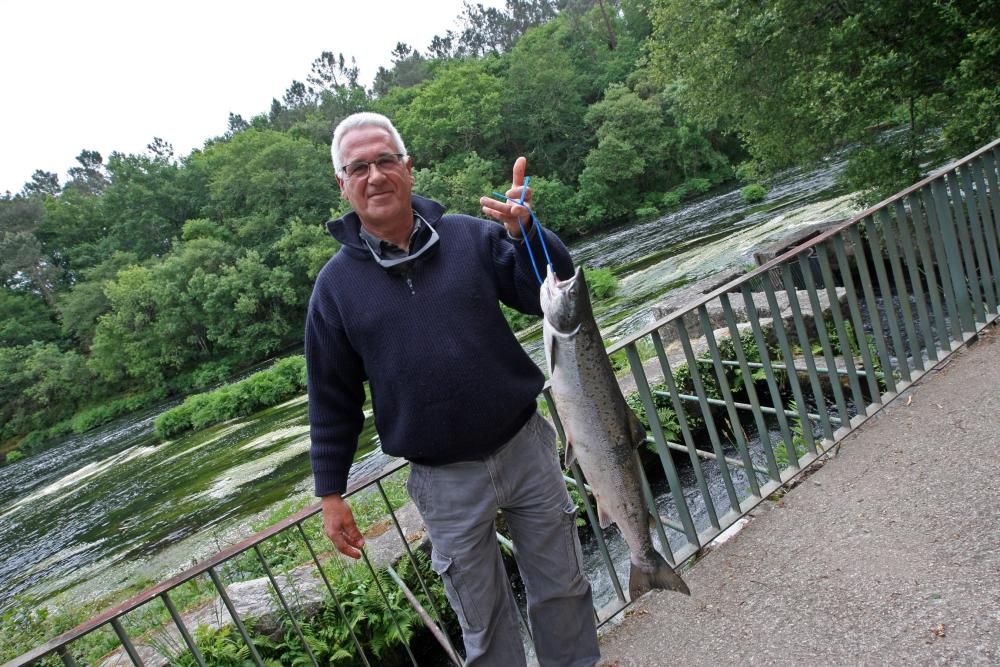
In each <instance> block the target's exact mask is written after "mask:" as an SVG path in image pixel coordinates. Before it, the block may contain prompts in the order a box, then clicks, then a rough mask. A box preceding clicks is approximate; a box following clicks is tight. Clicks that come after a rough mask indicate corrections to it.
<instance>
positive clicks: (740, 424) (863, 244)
mask: <svg viewBox="0 0 1000 667" xmlns="http://www.w3.org/2000/svg"><path fill="white" fill-rule="evenodd" d="M998 147H1000V141H996V142H993V143H991V144H990V145H988V146H985V147H983V148H982V149H980V150H978V151H976V152H975V153H973V154H971V155H969V156H968V157H966V158H964V159H962V160H960V161H958V162H956V163H954V164H953V165H950V166H949V167H946V168H945V169H943V170H942V171H940V172H938V173H936V174H934V175H932V176H931V177H928V178H927V179H925V180H923V181H921V182H920V183H917V184H916V185H914V186H912V187H911V188H909V189H907V190H904V191H903V192H900V193H899V194H897V195H894V196H893V197H891V198H889V199H887V200H885V201H883V202H881V203H880V204H878V205H876V206H874V207H872V208H870V209H868V210H866V211H864V212H862V213H861V214H860V215H858V216H857V217H855V218H854V219H852V220H851V221H849V222H847V223H845V224H843V225H840V226H837V227H835V228H833V229H830V230H828V231H826V232H824V233H822V234H821V235H819V236H817V237H816V238H814V239H812V240H810V241H809V242H807V243H805V244H803V245H801V246H798V247H796V248H794V249H793V250H791V251H789V252H787V253H786V254H784V255H782V256H780V257H778V258H776V259H774V260H773V261H771V262H769V263H767V264H765V265H764V266H761V267H759V268H757V269H756V270H754V271H753V272H751V273H749V274H747V275H745V276H742V277H741V278H739V279H738V280H736V281H734V282H731V283H729V284H727V285H725V286H722V287H720V288H718V289H716V290H714V291H713V292H711V293H709V294H706V295H705V296H704V297H703V298H701V299H700V300H698V301H697V302H695V303H693V304H692V305H691V306H690V307H688V308H687V309H685V310H683V311H682V312H676V313H674V314H672V315H670V316H669V317H667V318H665V319H662V320H660V321H658V322H655V323H654V324H652V325H650V326H649V327H647V328H645V329H644V330H642V331H640V332H638V333H636V334H634V335H632V336H629V337H628V338H627V339H626V340H623V341H621V342H619V343H617V344H616V345H614V346H613V347H612V348H611V349H610V350H609V354H611V355H612V356H613V358H615V357H617V358H618V359H621V357H622V356H624V358H625V359H626V360H627V368H628V369H629V371H630V373H631V381H627V383H628V384H629V386H633V385H634V392H629V393H630V401H631V403H632V404H633V405H635V406H636V407H637V408H639V411H640V412H642V413H644V415H645V418H646V420H647V421H648V426H649V429H648V435H649V437H648V438H647V441H648V447H647V448H644V450H643V452H642V459H643V461H644V468H645V470H644V478H643V486H644V490H645V495H646V500H647V503H648V505H649V507H650V509H651V510H652V514H653V515H654V517H656V519H657V520H656V522H655V524H656V525H655V535H656V537H657V538H658V540H657V542H658V547H659V549H660V550H661V552H662V553H663V554H664V556H666V557H667V558H668V560H669V561H670V562H671V564H675V565H680V564H681V563H683V562H684V561H685V560H687V559H688V558H690V557H691V556H693V555H695V554H697V553H698V552H699V551H700V550H701V549H703V548H704V547H705V546H706V545H707V544H708V543H709V542H710V541H711V540H713V539H714V538H715V537H717V536H718V535H719V534H720V533H721V532H722V531H724V530H726V529H727V528H728V527H730V526H732V525H733V524H734V523H735V522H736V521H738V520H739V519H740V518H741V517H742V516H743V515H745V514H746V513H747V512H748V511H749V510H750V509H752V508H753V507H754V506H755V505H756V504H758V503H760V502H762V501H763V500H765V499H767V498H768V497H770V496H771V495H772V494H774V493H775V492H777V491H779V489H781V488H782V487H783V485H786V484H787V483H788V482H789V481H790V480H791V479H792V478H794V477H795V476H796V475H797V474H799V473H800V472H801V471H802V470H803V469H804V468H805V467H807V466H808V465H809V464H810V463H812V462H813V461H815V460H816V459H817V458H818V457H821V456H823V455H824V454H825V453H826V452H829V451H830V450H831V448H833V447H834V446H835V445H836V444H837V443H838V442H839V441H840V440H841V439H843V438H844V437H845V436H846V435H847V434H848V433H850V432H851V431H852V430H853V429H855V428H857V426H858V425H859V424H861V423H862V422H864V421H865V420H866V419H867V418H869V417H870V416H872V415H873V414H875V413H876V412H877V411H878V410H880V409H881V408H882V407H883V406H884V405H885V404H886V403H887V402H889V401H890V400H892V399H893V398H894V397H896V396H897V395H898V394H899V393H900V392H901V391H903V390H904V389H905V388H906V387H907V386H909V385H910V383H912V382H914V381H915V380H917V379H918V378H919V377H920V376H921V375H923V374H924V373H925V372H927V370H928V369H929V368H930V367H931V366H933V365H934V364H936V363H937V362H938V361H940V360H941V359H943V358H944V357H946V356H947V355H948V354H950V353H951V352H952V351H954V350H955V349H957V347H958V346H960V345H961V344H963V343H964V342H966V341H967V340H969V339H970V338H971V337H973V336H975V335H976V333H977V332H978V331H979V330H981V329H982V328H983V327H985V326H987V325H988V324H989V323H991V322H993V321H994V320H995V319H996V317H997V313H998V305H1000V188H998V180H1000V176H998V171H997V166H998V163H1000V148H998ZM622 353H623V354H622ZM545 400H546V403H547V405H548V410H549V412H550V414H551V417H552V418H553V421H554V422H555V423H556V426H557V430H559V432H560V436H561V435H562V427H561V425H560V423H559V418H558V414H556V411H555V407H554V405H553V404H552V401H551V396H550V395H549V393H548V390H546V391H545ZM407 471H408V469H407V468H406V464H405V463H403V462H397V463H393V464H391V465H390V466H389V467H387V468H386V469H384V470H381V471H378V472H376V473H372V474H370V475H368V476H367V477H366V478H365V479H360V480H353V481H352V483H351V486H350V488H349V496H350V497H351V498H352V499H353V502H355V503H357V502H361V501H364V502H368V503H369V504H374V506H375V507H376V508H377V509H376V511H375V512H374V514H375V515H381V516H383V517H384V519H380V520H378V521H375V522H374V524H373V525H366V526H363V528H366V529H368V530H369V531H372V530H374V528H379V529H380V530H387V532H386V534H385V535H383V536H382V538H380V539H381V540H382V541H383V542H385V541H391V542H392V543H393V544H394V546H390V547H389V549H388V551H386V552H384V554H383V556H381V557H379V558H378V559H376V558H370V557H369V554H368V553H366V554H365V557H364V561H363V563H362V564H361V566H360V567H352V566H351V565H349V564H348V563H346V561H345V560H344V559H342V558H340V557H339V556H336V555H332V554H331V550H330V548H329V546H328V543H326V541H325V540H324V539H323V538H322V531H321V526H320V517H319V516H318V511H319V508H318V506H314V507H310V508H307V509H305V510H303V511H301V512H299V513H298V514H296V515H294V516H292V517H290V518H288V519H286V520H284V521H282V522H280V523H278V524H276V525H275V526H273V527H271V528H269V529H267V530H265V531H263V532H260V533H258V534H256V535H254V536H252V537H251V538H249V539H247V540H246V541H244V542H242V543H240V544H238V545H235V546H233V547H231V548H228V549H226V550H224V551H221V552H220V553H218V554H217V555H215V556H214V557H212V558H210V559H208V560H206V561H204V562H202V563H200V564H198V565H196V566H194V567H192V568H190V569H188V570H186V571H185V572H183V573H182V574H180V575H178V576H176V577H174V578H172V579H170V580H169V581H166V582H163V583H162V584H160V585H158V586H156V587H154V588H152V589H149V590H147V591H145V592H144V593H142V594H140V595H138V596H137V597H135V598H134V599H132V600H130V601H128V602H126V603H125V604H123V605H121V606H119V607H117V608H115V609H112V610H110V611H108V612H106V613H104V614H102V615H100V616H98V617H96V618H94V619H92V620H90V621H88V622H86V623H84V624H83V625H80V626H79V627H77V628H74V629H73V630H71V631H69V632H67V633H65V634H64V635H62V636H60V637H57V638H55V639H53V640H52V641H49V642H47V643H46V644H44V645H42V646H39V647H37V648H36V649H35V650H33V651H31V652H29V653H27V654H24V655H22V656H20V657H19V658H17V659H15V660H13V661H12V662H10V663H8V665H26V664H31V663H33V662H36V661H40V660H41V661H43V662H58V661H62V662H63V663H64V664H66V665H74V664H77V661H80V662H88V663H93V664H116V662H121V663H122V664H127V663H128V662H131V663H133V664H136V665H141V664H149V663H157V662H158V663H164V662H167V661H169V662H171V663H180V664H192V665H194V664H197V665H205V664H214V663H215V662H216V661H218V660H221V659H220V658H217V657H213V656H217V654H218V652H219V651H223V650H230V651H231V652H232V653H233V655H236V656H237V657H238V658H239V659H245V660H248V661H250V662H252V663H253V664H257V665H262V664H267V663H271V664H279V663H280V664H286V663H295V664H300V663H301V664H363V665H371V664H383V663H385V662H387V661H388V662H393V661H395V662H399V663H401V664H410V663H412V664H417V663H421V664H424V663H429V664H448V663H456V664H460V661H461V657H460V654H459V651H458V649H457V647H459V646H460V645H461V641H460V637H459V634H458V630H457V624H456V623H455V622H454V619H453V617H451V612H450V610H449V609H448V608H447V604H446V603H445V602H444V598H443V596H442V593H441V585H440V581H439V580H438V579H436V577H435V576H434V575H433V574H432V573H430V570H429V569H428V567H427V559H426V557H425V556H423V555H422V551H421V543H422V542H423V540H422V537H423V536H422V533H421V532H420V531H411V533H410V534H407V532H406V530H405V529H404V526H403V525H401V523H400V521H399V519H398V505H399V504H400V502H401V500H400V499H398V498H396V499H392V498H390V495H392V494H391V493H390V492H387V486H394V488H397V489H398V488H401V480H402V478H404V477H405V475H406V474H407ZM569 473H570V474H569V475H567V477H566V479H567V483H568V484H570V485H571V487H572V488H573V489H575V490H576V496H575V497H577V498H578V499H579V503H580V505H581V508H582V510H581V516H584V517H585V518H586V520H587V523H588V524H589V529H588V530H584V531H583V534H582V535H583V538H584V541H585V546H586V549H587V551H588V553H590V554H591V555H592V558H593V560H594V562H595V563H596V564H597V565H596V566H595V567H594V568H593V569H592V570H591V571H590V575H589V576H590V578H591V581H592V583H593V584H594V588H595V601H596V606H597V609H595V614H596V615H597V618H598V620H599V621H600V622H606V621H607V620H609V619H610V618H612V617H613V616H614V615H615V614H617V613H618V612H620V611H621V610H622V609H624V608H626V607H627V606H628V604H629V600H628V599H627V594H626V593H625V592H624V590H623V588H622V585H621V583H620V581H621V579H620V577H621V575H620V573H619V569H620V568H623V567H627V560H628V558H627V552H625V553H626V555H624V556H623V554H622V550H621V548H620V545H619V546H618V547H616V546H615V541H616V540H618V539H619V538H618V535H617V531H615V529H609V530H606V531H605V530H602V529H601V528H600V527H599V524H598V521H597V517H596V513H595V509H594V506H593V503H592V500H591V498H590V497H589V495H588V493H587V492H586V490H587V487H586V480H585V479H584V476H583V474H582V472H581V471H580V470H579V469H578V468H576V467H574V468H572V469H571V470H570V471H569ZM373 526H374V527H373ZM498 540H499V541H500V544H501V545H502V546H504V547H505V548H507V549H509V548H510V543H509V541H508V540H507V539H506V538H505V537H504V536H503V535H502V534H498ZM369 551H370V549H369ZM385 554H388V555H385ZM303 572H304V573H305V574H303ZM254 575H257V576H259V578H260V580H261V581H266V582H267V583H268V584H269V586H270V591H271V593H270V603H269V605H270V606H269V607H268V609H271V612H268V613H272V615H273V616H274V618H275V619H277V621H276V628H277V629H274V627H272V629H271V630H270V634H269V636H268V635H264V634H260V633H256V634H255V632H256V631H255V630H254V629H252V627H251V625H252V623H251V622H249V621H250V619H249V616H251V615H252V614H251V613H248V612H246V611H243V612H241V611H240V609H239V608H238V607H239V603H238V601H234V597H235V596H233V595H231V591H232V590H233V589H234V588H235V587H236V585H235V584H234V582H235V581H236V580H240V579H246V578H249V577H252V576H254ZM199 581H200V582H202V583H201V584H200V587H199V585H198V583H197V582H199ZM309 581H312V582H313V583H317V584H318V587H319V589H320V591H319V593H318V594H316V592H315V591H313V593H312V595H311V597H310V595H307V594H306V593H305V592H304V589H305V588H309V586H308V582H309ZM304 582H305V583H304ZM185 587H187V588H188V589H191V588H192V587H193V588H194V589H195V592H194V593H191V592H190V591H186V592H185ZM174 597H182V598H183V599H184V606H186V607H188V610H187V611H179V610H178V607H177V605H176V604H175V602H174ZM359 600H360V601H359ZM365 600H367V601H368V603H367V604H369V605H370V608H365V606H364V605H365V602H364V601H365ZM206 605H208V606H210V607H211V606H213V605H214V607H212V608H213V609H215V608H217V609H216V612H215V617H216V619H215V623H214V624H213V625H214V626H215V627H217V628H221V629H218V630H216V631H215V632H214V634H213V633H211V632H207V633H206V631H204V630H200V631H195V629H194V628H193V627H192V625H194V624H195V623H196V622H198V623H200V621H198V620H197V619H199V618H200V619H204V613H202V614H201V616H199V615H198V614H197V613H196V611H192V610H197V609H204V608H205V606H206ZM223 610H224V611H223ZM359 610H360V611H359ZM373 610H378V611H377V612H376V611H373ZM379 613H380V614H381V616H380V617H379V618H378V619H377V622H375V621H373V618H375V616H377V614H379ZM274 625H275V623H272V626H274ZM376 626H377V627H376ZM258 630H259V628H258ZM524 630H525V633H526V636H529V635H530V630H529V628H528V627H527V623H525V624H524ZM275 637H278V638H277V639H275ZM119 644H120V646H119V647H118V649H117V652H110V657H109V655H107V654H109V651H107V650H106V649H109V648H113V647H114V645H119ZM101 651H104V652H105V654H106V655H104V657H103V658H101V659H95V658H94V657H93V655H92V654H98V655H100V654H101Z"/></svg>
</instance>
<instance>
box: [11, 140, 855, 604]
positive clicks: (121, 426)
mask: <svg viewBox="0 0 1000 667" xmlns="http://www.w3.org/2000/svg"><path fill="white" fill-rule="evenodd" d="M842 169H843V162H842V160H841V159H840V158H838V157H834V158H832V159H830V160H829V161H827V162H826V163H824V164H823V165H821V166H820V167H819V168H815V169H811V170H795V171H789V172H786V173H784V174H782V175H781V176H780V177H778V178H776V179H774V181H773V182H771V183H769V184H768V186H769V194H768V197H767V199H766V200H765V201H764V202H762V203H760V204H757V205H755V206H748V205H746V204H745V203H743V201H742V200H741V198H740V196H739V192H738V190H733V191H729V192H723V193H720V194H715V195H712V196H708V197H706V198H704V199H701V200H699V201H697V202H695V203H693V204H690V205H688V206H685V207H683V208H680V209H678V210H676V211H674V212H672V213H670V214H669V215H666V216H664V217H662V218H659V219H656V220H652V221H649V222H645V223H640V224H635V225H630V226H627V227H621V228H617V229H612V230H609V231H605V232H603V233H600V234H596V235H594V236H590V237H588V238H586V239H583V240H581V241H579V242H577V243H575V244H570V249H571V251H572V254H573V257H574V259H575V261H576V262H577V263H578V264H583V265H586V266H600V267H608V268H612V269H614V270H615V271H616V273H617V274H618V276H619V278H620V281H621V286H620V290H619V294H618V295H617V296H616V297H615V298H614V299H613V300H611V301H610V302H608V303H606V304H602V306H601V309H600V310H599V312H598V313H597V315H598V320H599V322H600V323H601V327H602V331H603V333H604V335H605V339H606V340H607V341H608V342H611V341H613V340H615V339H617V338H620V337H622V336H624V335H627V334H628V333H629V332H631V331H635V330H637V329H639V328H641V327H643V326H645V325H646V324H648V323H650V322H651V321H652V315H651V314H650V311H649V308H648V306H649V304H650V303H651V302H654V301H656V300H657V299H658V298H660V297H662V296H663V295H664V294H665V293H666V292H668V291H670V289H673V288H675V287H676V286H678V285H680V284H684V283H686V282H691V281H694V280H698V279H701V278H704V277H707V276H710V275H713V274H716V273H719V272H723V271H731V270H733V269H738V268H742V267H745V266H747V265H749V264H751V263H752V254H753V251H754V250H757V249H760V248H761V247H764V246H767V245H769V244H770V243H772V242H773V241H774V240H776V239H778V238H780V237H781V236H782V235H784V234H787V233H788V232H789V231H790V230H792V229H794V228H796V227H799V226H803V225H807V224H811V223H816V222H823V221H830V220H835V219H841V218H846V217H848V216H849V215H850V214H851V213H852V212H853V211H854V207H853V205H852V204H851V201H850V198H849V197H847V196H845V193H843V192H842V191H839V190H838V189H837V186H836V183H835V181H836V178H837V176H838V175H839V174H840V173H841V171H842ZM543 223H544V221H543ZM537 338H538V337H537V336H531V335H530V334H529V335H528V336H526V337H525V341H524V344H525V348H526V349H527V350H528V351H529V353H530V354H531V355H532V357H533V358H534V359H535V360H536V362H538V363H540V365H543V362H542V360H541V351H540V344H539V342H538V340H537ZM171 405H172V404H171ZM171 405H164V406H160V407H159V408H158V409H156V410H152V411H148V412H145V413H142V414H136V415H131V416H129V417H128V418H125V419H122V420H119V421H117V422H114V423H112V424H108V425H106V426H104V427H101V428H99V429H96V430H94V431H91V432H89V433H86V434H83V435H78V436H73V437H70V438H68V439H67V440H65V441H64V442H62V443H60V444H58V445H57V446H55V447H53V448H51V449H49V450H48V451H46V452H44V453H42V454H39V455H37V456H33V457H30V458H27V459H24V460H22V461H19V462H17V463H14V464H12V465H9V466H6V467H3V468H0V536H2V540H0V613H2V612H3V611H4V610H5V609H8V608H10V607H11V606H12V605H14V604H15V603H16V602H17V600H18V599H25V598H26V597H28V596H30V599H32V600H35V601H40V600H47V599H51V598H53V597H55V596H57V595H59V594H67V593H69V594H70V595H72V596H73V598H74V599H76V600H81V599H91V598H94V597H98V596H102V595H104V594H109V593H113V592H114V591H116V590H120V589H121V588H123V587H125V586H127V585H135V584H136V583H137V582H138V583H141V582H147V581H148V582H149V583H152V582H155V581H158V580H160V579H162V578H163V577H165V576H167V575H168V574H171V573H174V572H176V571H179V570H181V569H183V568H184V567H187V566H189V565H190V564H191V563H192V562H194V561H196V560H199V559H201V558H204V557H205V556H207V555H209V554H211V553H214V552H215V551H217V550H219V549H220V548H222V547H223V546H226V545H227V544H228V543H231V542H234V541H237V540H238V539H241V538H243V537H246V536H247V535H248V534H249V533H250V531H251V528H250V524H251V523H252V522H253V520H254V519H255V518H256V517H259V516H260V514H261V513H262V512H264V511H266V510H267V509H268V508H270V507H273V506H274V505H276V504H278V503H280V502H282V501H285V500H288V499H290V498H303V497H307V496H309V494H310V490H311V475H310V470H309V461H308V447H309V438H308V420H307V416H306V410H305V398H304V397H300V398H298V399H295V400H292V401H288V402H286V403H284V404H282V405H279V406H275V407H272V408H269V409H267V410H264V411H262V412H260V413H257V414H255V415H253V416H251V417H248V418H243V419H239V420H234V421H231V422H227V423H225V424H221V425H218V426H215V427H212V428H209V429H206V430H204V431H201V432H199V433H195V434H191V435H188V436H185V437H181V438H178V439H176V440H171V441H168V442H163V443H158V442H157V440H156V438H155V437H154V436H153V434H152V423H153V420H154V419H155V417H156V416H157V415H158V414H159V413H160V412H162V411H163V410H165V409H167V408H168V407H171ZM377 448H378V435H377V434H376V433H375V431H374V429H373V428H372V425H371V419H370V418H369V419H368V421H367V422H366V428H365V431H364V432H363V434H362V438H361V447H360V449H359V461H360V463H361V465H355V469H359V468H364V467H365V464H368V465H376V464H377V463H378V459H379V457H380V454H379V452H378V449H377ZM718 486H720V487H721V484H720V485H718ZM626 561H627V557H626ZM626 576H627V573H626ZM595 592H597V593H598V597H605V596H606V595H608V594H610V593H609V592H605V591H595ZM57 599H58V598H57Z"/></svg>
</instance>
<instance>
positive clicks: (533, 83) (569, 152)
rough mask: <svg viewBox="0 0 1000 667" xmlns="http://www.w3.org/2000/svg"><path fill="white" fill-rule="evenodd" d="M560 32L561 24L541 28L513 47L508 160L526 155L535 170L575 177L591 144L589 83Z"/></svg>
mask: <svg viewBox="0 0 1000 667" xmlns="http://www.w3.org/2000/svg"><path fill="white" fill-rule="evenodd" d="M559 32H560V25H559V23H558V22H552V23H550V24H547V25H544V26H541V27H539V28H536V29H534V30H532V31H531V32H529V33H527V34H526V35H524V36H523V37H522V38H521V39H520V40H519V41H518V43H517V45H516V46H515V47H514V48H513V49H512V50H511V52H510V55H509V61H510V66H509V68H508V69H507V74H506V77H505V78H506V81H505V84H504V89H505V90H509V91H517V94H515V95H506V96H504V101H503V118H504V134H505V136H506V142H507V143H508V145H510V146H511V148H512V149H513V150H508V151H507V157H508V158H509V157H510V156H512V155H514V154H522V153H523V154H524V155H526V157H527V158H528V165H529V168H530V169H531V173H533V174H545V175H547V176H549V177H558V178H562V179H564V180H567V181H573V180H575V178H576V176H577V175H578V174H579V172H580V169H581V162H582V160H583V157H584V155H586V153H587V150H588V148H589V147H590V146H591V140H590V135H589V134H588V133H587V131H586V130H587V128H586V125H585V124H584V121H583V118H584V113H585V112H586V110H587V106H586V104H585V103H584V99H583V92H582V90H581V89H585V87H586V84H585V79H584V78H583V77H581V76H580V73H579V72H578V71H577V69H576V68H575V66H574V64H573V61H572V59H571V58H570V56H569V55H568V53H567V49H566V48H565V46H564V45H563V43H561V41H560V39H559ZM539 63H545V66H544V67H539V66H538V64H539ZM552 91H559V94H558V95H553V94H552Z"/></svg>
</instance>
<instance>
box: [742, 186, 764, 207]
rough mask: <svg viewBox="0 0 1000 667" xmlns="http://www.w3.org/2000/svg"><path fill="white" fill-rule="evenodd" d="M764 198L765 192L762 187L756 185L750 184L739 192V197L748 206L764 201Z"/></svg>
mask: <svg viewBox="0 0 1000 667" xmlns="http://www.w3.org/2000/svg"><path fill="white" fill-rule="evenodd" d="M766 196H767V190H765V189H764V186H763V185H759V184H757V183H751V184H750V185H748V186H746V187H744V188H743V189H742V190H740V197H742V198H743V201H745V202H746V203H748V204H756V203H757V202H759V201H764V197H766Z"/></svg>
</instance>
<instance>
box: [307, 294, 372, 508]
mask: <svg viewBox="0 0 1000 667" xmlns="http://www.w3.org/2000/svg"><path fill="white" fill-rule="evenodd" d="M317 289H318V288H317ZM321 303H322V299H321V298H320V297H319V296H318V295H317V294H316V293H314V294H313V298H312V299H310V301H309V312H308V314H307V316H306V331H305V357H306V373H307V385H308V391H309V431H310V436H311V438H312V444H311V446H310V449H309V455H310V459H311V461H312V470H313V479H314V482H315V490H316V495H317V496H326V495H330V494H332V493H344V491H346V489H347V475H348V472H349V471H350V469H351V463H352V461H353V460H354V453H355V452H356V451H357V448H358V436H359V435H360V433H361V429H362V426H363V425H364V412H363V407H364V401H365V391H364V380H365V373H364V366H363V364H362V362H361V358H360V357H359V356H358V354H357V353H356V352H355V351H354V349H353V348H352V347H351V344H350V342H349V341H348V339H347V335H346V333H345V332H344V330H343V328H342V327H340V326H338V325H337V324H336V323H334V322H331V321H330V319H331V318H330V317H329V314H328V313H324V310H325V309H324V308H323V307H322V305H321Z"/></svg>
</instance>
